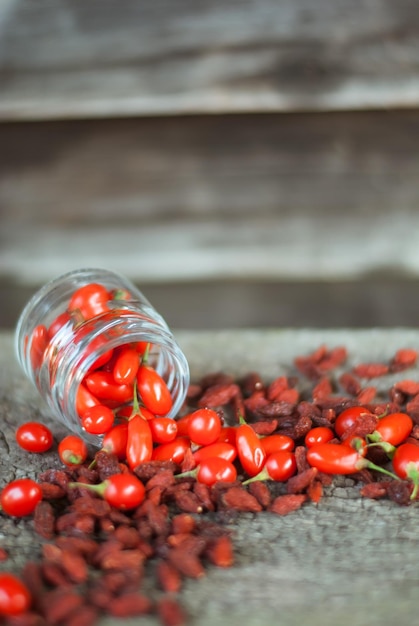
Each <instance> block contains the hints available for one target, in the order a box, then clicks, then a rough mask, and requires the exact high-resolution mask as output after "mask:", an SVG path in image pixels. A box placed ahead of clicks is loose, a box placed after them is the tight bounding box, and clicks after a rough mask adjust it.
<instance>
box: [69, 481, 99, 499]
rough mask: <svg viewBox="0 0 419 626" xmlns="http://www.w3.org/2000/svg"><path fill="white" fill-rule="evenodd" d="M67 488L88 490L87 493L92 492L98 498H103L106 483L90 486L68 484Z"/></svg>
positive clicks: (76, 483) (75, 483)
mask: <svg viewBox="0 0 419 626" xmlns="http://www.w3.org/2000/svg"><path fill="white" fill-rule="evenodd" d="M68 486H69V487H70V488H71V489H77V488H79V489H88V490H89V491H92V492H93V493H96V494H97V495H98V496H101V497H103V495H104V493H105V491H106V488H107V486H108V481H107V480H104V481H103V482H101V483H99V484H97V485H92V484H91V483H78V482H71V483H68Z"/></svg>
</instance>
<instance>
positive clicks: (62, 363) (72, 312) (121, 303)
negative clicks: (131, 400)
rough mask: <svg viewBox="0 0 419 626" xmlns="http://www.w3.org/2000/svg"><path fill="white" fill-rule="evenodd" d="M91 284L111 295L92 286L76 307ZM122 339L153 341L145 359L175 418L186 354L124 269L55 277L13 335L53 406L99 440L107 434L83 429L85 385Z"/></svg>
mask: <svg viewBox="0 0 419 626" xmlns="http://www.w3.org/2000/svg"><path fill="white" fill-rule="evenodd" d="M92 284H93V285H98V286H99V287H100V288H102V292H103V291H104V292H105V294H107V296H106V297H105V298H103V296H102V297H101V296H100V294H99V295H96V296H95V295H94V294H93V298H91V302H89V303H87V304H86V306H85V307H84V304H83V302H82V306H81V307H80V308H74V307H72V308H71V309H70V305H69V303H70V301H71V302H73V301H72V297H73V295H74V294H75V292H77V291H78V290H79V289H80V288H82V287H84V286H86V285H92ZM103 288H105V289H103ZM95 297H96V299H95ZM75 304H76V306H79V305H80V302H79V301H78V302H75ZM83 307H84V308H83ZM86 307H87V309H86ZM89 307H90V308H89ZM86 311H87V312H86ZM124 345H130V346H137V347H138V346H143V347H144V346H147V353H148V356H147V364H148V365H149V366H151V367H152V368H154V369H155V370H156V371H157V372H158V374H159V375H160V376H161V377H162V378H163V380H164V381H165V383H166V385H167V387H168V389H169V391H170V394H171V397H172V407H171V409H170V411H169V412H168V413H167V416H168V417H172V418H174V417H175V416H176V415H177V414H178V412H179V410H180V408H181V406H182V404H183V402H184V399H185V396H186V392H187V389H188V385H189V367H188V363H187V360H186V358H185V355H184V354H183V352H182V350H181V349H180V347H179V345H178V344H177V342H176V341H175V339H174V337H173V335H172V333H171V331H170V329H169V327H168V325H167V323H166V322H165V320H164V319H163V318H162V316H161V315H160V314H159V313H157V311H156V310H155V309H154V308H153V307H152V305H151V304H150V303H149V302H148V300H147V299H146V298H145V297H144V295H143V294H142V293H141V291H139V290H138V289H137V287H135V286H134V285H133V284H132V283H131V282H130V281H129V280H127V279H126V278H124V277H123V276H121V275H119V274H116V273H114V272H110V271H107V270H103V269H80V270H76V271H72V272H69V273H67V274H65V275H63V276H60V277H58V278H56V279H55V280H52V281H51V282H49V283H47V284H46V285H45V286H44V287H42V288H41V289H40V290H39V291H38V292H37V293H36V294H35V295H34V296H33V297H32V299H31V300H30V301H29V302H28V303H27V305H26V307H25V308H24V310H23V311H22V313H21V316H20V318H19V320H18V324H17V328H16V335H15V349H16V353H17V358H18V360H19V363H20V365H21V367H22V368H23V370H24V372H25V373H26V375H27V376H28V378H29V379H30V380H31V381H32V382H33V383H34V385H35V386H36V387H37V389H38V391H39V392H40V394H41V396H42V397H43V399H44V400H45V401H46V403H47V404H48V406H49V407H50V409H51V410H52V411H53V414H55V415H56V416H57V418H59V419H60V420H61V421H62V422H63V423H64V424H65V425H66V426H67V427H68V428H69V429H70V430H72V431H73V432H76V433H78V434H81V435H82V436H83V437H84V438H85V439H86V440H87V441H89V442H90V443H93V444H95V445H100V441H101V438H102V437H100V436H97V435H91V434H89V433H86V432H85V430H84V429H83V426H82V423H81V416H80V404H79V403H80V399H79V393H80V389H81V388H80V385H81V383H82V382H83V381H84V380H85V377H86V375H87V374H89V373H90V372H92V370H95V369H96V368H97V367H98V366H99V364H100V363H101V362H106V360H107V359H108V358H109V355H110V354H112V352H113V350H114V349H115V348H118V347H121V346H124ZM82 387H83V388H84V385H82Z"/></svg>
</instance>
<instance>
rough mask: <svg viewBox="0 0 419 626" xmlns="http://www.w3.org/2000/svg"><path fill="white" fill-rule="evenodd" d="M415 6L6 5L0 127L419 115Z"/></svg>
mask: <svg viewBox="0 0 419 626" xmlns="http://www.w3.org/2000/svg"><path fill="white" fill-rule="evenodd" d="M418 34H419V14H418V11H417V4H416V3H415V2H414V0H400V1H398V2H394V0H380V1H379V2H371V1H370V0H356V1H351V0H335V1H334V2H330V0H316V2H313V1H312V0H280V1H279V2H278V1H276V0H263V1H262V2H261V1H259V0H242V1H241V2H235V3H225V2H222V1H221V0H199V1H196V2H190V0H179V1H177V2H170V1H169V0H155V1H154V2H137V1H136V0H124V2H122V3H121V2H119V1H118V0H89V2H85V1H84V0H72V2H68V1H67V0H37V1H36V2H31V1H28V0H3V3H2V7H1V9H0V84H1V90H0V119H3V120H15V119H51V118H63V117H71V118H73V117H86V116H88V117H101V116H103V117H106V116H125V115H127V116H131V115H144V114H145V115H149V114H153V115H155V114H181V113H203V112H207V113H220V112H221V113H222V112H239V111H242V112H243V111H246V112H256V111H295V110H318V111H325V110H329V111H330V110H342V109H365V108H388V107H416V106H417V105H418V103H419V78H418V76H419V72H418V70H419V45H418V41H419V38H418Z"/></svg>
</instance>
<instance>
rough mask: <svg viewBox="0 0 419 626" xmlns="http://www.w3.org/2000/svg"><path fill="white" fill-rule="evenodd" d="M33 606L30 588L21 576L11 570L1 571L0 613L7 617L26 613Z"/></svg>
mask: <svg viewBox="0 0 419 626" xmlns="http://www.w3.org/2000/svg"><path fill="white" fill-rule="evenodd" d="M30 606H31V595H30V593H29V589H28V588H27V586H26V585H25V584H24V583H23V581H22V580H20V578H18V577H17V576H15V575H14V574H11V573H9V572H1V573H0V615H4V616H6V617H11V616H16V615H21V614H22V613H26V612H27V611H28V610H29V609H30Z"/></svg>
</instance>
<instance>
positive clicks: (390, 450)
mask: <svg viewBox="0 0 419 626" xmlns="http://www.w3.org/2000/svg"><path fill="white" fill-rule="evenodd" d="M366 447H367V448H381V449H382V450H383V451H384V452H385V453H386V454H387V456H388V457H389V458H390V459H392V458H393V456H394V453H395V452H396V446H393V444H392V443H389V442H388V441H379V440H377V441H373V442H372V443H368V444H367V446H366Z"/></svg>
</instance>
